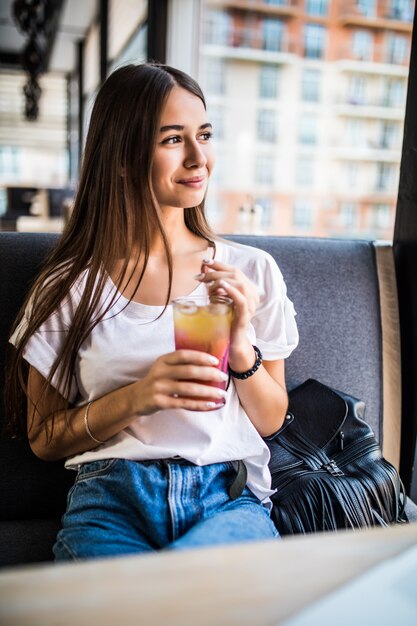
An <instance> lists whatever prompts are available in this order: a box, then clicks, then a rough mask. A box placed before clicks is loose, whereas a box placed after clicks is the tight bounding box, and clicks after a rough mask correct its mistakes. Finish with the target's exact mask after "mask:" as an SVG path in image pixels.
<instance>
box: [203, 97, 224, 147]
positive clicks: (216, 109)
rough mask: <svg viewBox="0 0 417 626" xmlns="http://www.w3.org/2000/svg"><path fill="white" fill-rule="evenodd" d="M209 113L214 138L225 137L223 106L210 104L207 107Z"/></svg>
mask: <svg viewBox="0 0 417 626" xmlns="http://www.w3.org/2000/svg"><path fill="white" fill-rule="evenodd" d="M207 115H208V118H209V120H210V122H211V124H212V126H213V137H214V139H224V112H223V107H221V106H217V105H213V104H210V105H209V106H208V109H207Z"/></svg>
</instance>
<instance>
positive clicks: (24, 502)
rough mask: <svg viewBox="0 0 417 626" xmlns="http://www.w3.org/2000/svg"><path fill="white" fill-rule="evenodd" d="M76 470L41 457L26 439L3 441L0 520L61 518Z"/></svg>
mask: <svg viewBox="0 0 417 626" xmlns="http://www.w3.org/2000/svg"><path fill="white" fill-rule="evenodd" d="M75 475H76V472H74V471H70V470H67V469H65V468H64V462H63V461H54V462H46V461H41V460H40V459H38V458H37V457H36V456H35V455H34V454H33V452H32V450H31V449H30V447H29V444H28V443H27V441H18V440H15V439H3V440H2V441H0V503H1V504H0V520H13V519H15V520H20V519H26V518H27V519H31V518H42V517H58V518H59V517H60V516H61V515H62V514H63V512H64V510H65V506H66V497H67V493H68V490H69V488H70V487H71V485H72V484H73V482H74V480H75Z"/></svg>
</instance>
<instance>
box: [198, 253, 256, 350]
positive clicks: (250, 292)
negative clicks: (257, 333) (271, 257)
mask: <svg viewBox="0 0 417 626" xmlns="http://www.w3.org/2000/svg"><path fill="white" fill-rule="evenodd" d="M196 278H197V277H196ZM197 280H199V281H200V282H203V283H205V284H206V285H207V289H208V292H209V294H210V295H213V294H219V293H220V294H223V295H227V296H229V298H231V299H232V300H233V304H234V317H233V323H232V329H231V336H230V344H231V347H233V346H236V347H237V346H238V345H239V343H240V342H247V327H248V323H249V322H250V320H251V319H252V317H253V315H254V314H255V311H256V308H257V306H258V303H259V295H258V292H257V290H256V287H255V285H254V284H253V283H252V282H251V281H250V280H249V279H248V278H247V276H245V274H244V273H243V272H242V271H241V270H240V269H238V268H237V267H234V266H233V265H226V264H225V263H219V262H218V261H210V262H208V263H204V262H203V264H202V273H201V274H199V275H198V278H197Z"/></svg>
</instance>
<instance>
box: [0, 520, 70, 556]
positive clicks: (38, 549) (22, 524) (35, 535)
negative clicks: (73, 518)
mask: <svg viewBox="0 0 417 626" xmlns="http://www.w3.org/2000/svg"><path fill="white" fill-rule="evenodd" d="M59 528H60V520H59V519H53V518H51V519H39V520H31V519H29V520H19V521H14V522H2V523H1V541H0V565H1V566H11V565H23V564H26V563H38V562H40V561H51V560H52V559H53V553H52V546H53V545H54V543H55V538H56V535H57V533H58V530H59Z"/></svg>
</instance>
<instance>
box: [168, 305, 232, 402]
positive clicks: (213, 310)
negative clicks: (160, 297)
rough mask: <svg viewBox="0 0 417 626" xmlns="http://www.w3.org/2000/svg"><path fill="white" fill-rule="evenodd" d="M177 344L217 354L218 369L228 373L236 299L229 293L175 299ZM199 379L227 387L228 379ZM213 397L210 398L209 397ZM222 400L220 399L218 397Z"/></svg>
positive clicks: (180, 347)
mask: <svg viewBox="0 0 417 626" xmlns="http://www.w3.org/2000/svg"><path fill="white" fill-rule="evenodd" d="M173 310H174V332H175V348H176V349H177V350H199V351H201V352H207V353H208V354H212V355H213V356H215V357H217V358H218V360H219V364H218V366H217V367H218V369H220V370H221V371H222V372H225V373H227V366H228V360H229V345H230V328H231V325H232V319H233V302H232V300H231V299H230V298H227V297H226V296H224V297H223V296H211V297H210V298H209V297H208V296H207V297H205V296H203V297H202V298H201V299H200V298H197V297H192V296H190V297H189V298H177V299H176V300H174V302H173ZM190 382H199V383H201V384H204V385H210V386H211V387H219V388H220V389H226V382H207V381H190ZM206 400H210V398H206ZM215 401H216V402H217V403H219V400H218V399H216V400H215Z"/></svg>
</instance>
